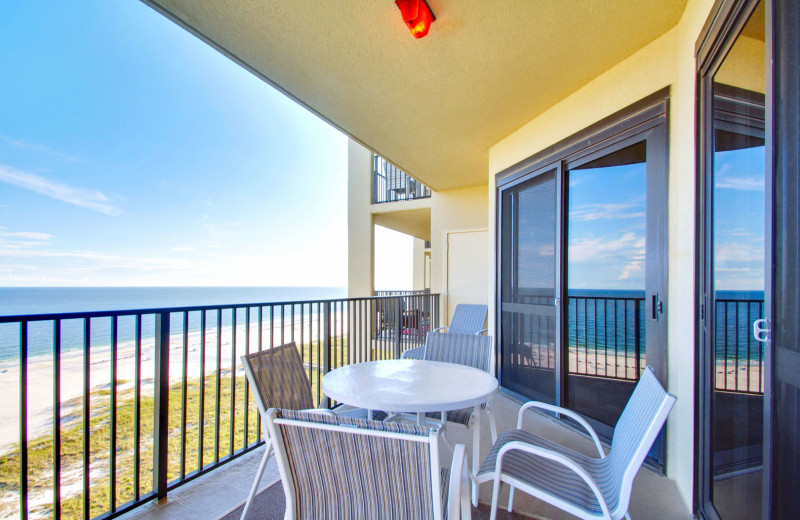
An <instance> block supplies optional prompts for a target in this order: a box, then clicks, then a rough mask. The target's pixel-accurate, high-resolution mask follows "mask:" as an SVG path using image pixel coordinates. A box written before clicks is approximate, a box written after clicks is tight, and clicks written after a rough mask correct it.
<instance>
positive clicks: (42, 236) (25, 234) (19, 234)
mask: <svg viewBox="0 0 800 520" xmlns="http://www.w3.org/2000/svg"><path fill="white" fill-rule="evenodd" d="M0 237H6V238H26V239H28V240H50V239H51V238H53V235H51V234H49V233H37V232H35V231H15V232H13V233H12V232H9V231H3V230H2V229H1V228H0Z"/></svg>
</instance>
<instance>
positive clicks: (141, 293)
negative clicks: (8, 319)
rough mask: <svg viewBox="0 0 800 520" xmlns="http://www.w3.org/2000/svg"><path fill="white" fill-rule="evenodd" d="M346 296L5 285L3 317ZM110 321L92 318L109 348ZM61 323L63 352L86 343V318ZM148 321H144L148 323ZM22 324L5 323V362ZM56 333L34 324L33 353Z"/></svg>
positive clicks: (127, 333)
mask: <svg viewBox="0 0 800 520" xmlns="http://www.w3.org/2000/svg"><path fill="white" fill-rule="evenodd" d="M346 296H347V289H346V288H345V287H0V316H21V315H38V314H55V313H72V312H94V311H118V310H134V309H135V310H142V309H164V308H171V307H196V306H204V305H238V304H258V303H273V302H293V301H310V300H327V299H336V298H345V297H346ZM307 308H308V307H307ZM308 312H313V308H308ZM197 321H198V319H197V317H196V316H193V317H192V322H191V323H190V325H189V330H190V331H191V330H193V329H194V330H197V329H198V328H199V323H197ZM226 321H227V323H226ZM108 322H109V320H108V319H105V320H92V328H91V332H90V334H91V337H92V342H91V344H92V345H99V346H106V347H107V345H108V338H109V337H110V330H109V325H108ZM62 323H63V324H62V331H61V332H62V351H64V352H67V351H70V350H77V349H80V348H82V337H83V328H82V323H81V322H80V321H79V320H65V321H64V322H62ZM229 324H230V314H229V313H225V314H223V323H222V326H223V327H224V326H226V325H229ZM147 326H148V324H146V323H145V324H143V328H145V327H147ZM151 327H152V325H151ZM19 329H20V327H19V325H18V324H13V323H12V324H0V362H3V361H9V360H17V359H19V344H20V341H19V338H20V336H19V334H20V331H19ZM144 332H145V333H146V332H147V331H144ZM118 334H119V336H120V338H126V337H128V338H130V337H132V335H133V320H132V319H121V320H120V323H119V330H118ZM52 337H53V327H52V322H41V323H32V324H31V326H30V330H29V351H28V355H29V356H30V357H36V356H42V355H48V354H52V348H53V341H52Z"/></svg>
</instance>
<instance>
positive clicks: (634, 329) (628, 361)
mask: <svg viewBox="0 0 800 520" xmlns="http://www.w3.org/2000/svg"><path fill="white" fill-rule="evenodd" d="M567 312H568V315H567V323H568V327H567V336H568V337H567V342H568V345H569V347H568V351H569V354H568V359H569V373H570V374H577V375H589V376H593V377H607V378H612V379H625V380H629V381H638V379H639V376H640V374H641V370H642V369H643V368H644V366H645V364H646V360H645V355H644V354H645V352H644V351H645V348H644V345H645V344H646V343H645V334H644V331H645V326H644V316H645V312H644V298H618V297H605V296H570V297H569V301H568V310H567Z"/></svg>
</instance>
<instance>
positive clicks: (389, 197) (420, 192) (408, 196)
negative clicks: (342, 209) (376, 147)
mask: <svg viewBox="0 0 800 520" xmlns="http://www.w3.org/2000/svg"><path fill="white" fill-rule="evenodd" d="M372 171H373V175H374V182H373V185H374V188H375V191H374V193H373V198H372V203H373V204H381V203H383V202H396V201H400V200H414V199H424V198H427V197H430V196H431V189H430V188H428V187H427V186H425V185H424V184H422V183H421V182H419V181H418V180H417V179H415V178H413V177H410V176H409V175H408V174H406V173H405V172H404V171H403V170H401V169H400V168H398V167H397V166H395V165H393V164H391V163H389V162H388V161H387V160H386V159H384V158H383V157H381V156H379V155H373V156H372Z"/></svg>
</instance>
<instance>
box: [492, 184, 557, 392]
mask: <svg viewBox="0 0 800 520" xmlns="http://www.w3.org/2000/svg"><path fill="white" fill-rule="evenodd" d="M560 179H561V176H560V173H559V169H558V168H550V169H547V170H545V171H542V172H535V173H534V174H532V175H530V176H529V177H528V178H526V179H525V180H524V181H523V182H520V183H517V184H514V185H511V186H508V187H507V189H506V190H505V191H504V192H503V195H502V210H501V211H502V213H501V220H502V224H501V229H502V234H501V237H500V243H501V246H500V247H501V249H502V253H501V258H502V267H501V269H500V273H501V277H500V280H499V282H500V284H501V287H502V290H501V291H500V294H501V301H500V306H499V310H500V320H501V322H502V325H501V327H502V329H503V330H504V331H506V334H504V335H503V337H502V346H501V351H502V352H503V355H502V356H501V374H502V378H503V384H504V385H505V386H506V387H507V388H509V389H511V390H513V391H514V392H517V393H519V394H521V395H524V396H526V397H529V398H531V399H536V400H538V401H544V402H547V403H555V402H556V396H557V392H556V381H557V378H556V369H557V365H558V364H559V363H558V357H557V355H558V353H559V352H560V349H559V348H558V344H559V330H558V327H557V324H558V313H559V308H558V307H559V306H558V303H559V302H558V295H559V292H560V285H559V278H558V277H557V275H556V273H557V272H558V269H557V266H558V263H559V261H558V257H557V254H556V253H557V251H558V246H557V244H558V241H559V236H560V233H559V225H558V223H559V213H560V212H559V199H560V196H559V194H560V189H559V184H560Z"/></svg>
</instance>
